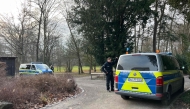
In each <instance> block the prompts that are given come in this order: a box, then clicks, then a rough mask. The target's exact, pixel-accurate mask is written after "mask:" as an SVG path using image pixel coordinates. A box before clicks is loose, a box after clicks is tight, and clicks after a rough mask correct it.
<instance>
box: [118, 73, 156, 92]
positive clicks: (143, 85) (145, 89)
mask: <svg viewBox="0 0 190 109" xmlns="http://www.w3.org/2000/svg"><path fill="white" fill-rule="evenodd" d="M128 78H142V80H143V81H142V82H130V81H128ZM128 78H127V79H126V81H125V83H124V84H123V86H122V88H121V89H122V90H128V91H135V92H145V93H152V92H151V90H150V88H149V87H148V85H147V84H146V81H145V80H144V78H143V77H142V75H141V74H140V72H139V71H134V70H133V71H131V72H130V74H129V76H128ZM132 87H136V88H138V89H133V88H132Z"/></svg>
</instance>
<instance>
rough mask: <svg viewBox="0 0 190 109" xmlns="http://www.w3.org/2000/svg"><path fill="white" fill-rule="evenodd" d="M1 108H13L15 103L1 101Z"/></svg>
mask: <svg viewBox="0 0 190 109" xmlns="http://www.w3.org/2000/svg"><path fill="white" fill-rule="evenodd" d="M0 109H13V104H12V103H9V102H0Z"/></svg>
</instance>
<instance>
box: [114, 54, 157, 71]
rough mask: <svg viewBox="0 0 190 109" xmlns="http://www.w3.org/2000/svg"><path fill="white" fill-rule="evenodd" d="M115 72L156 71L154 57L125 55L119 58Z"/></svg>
mask: <svg viewBox="0 0 190 109" xmlns="http://www.w3.org/2000/svg"><path fill="white" fill-rule="evenodd" d="M117 70H139V71H158V65H157V59H156V56H155V55H126V56H121V57H120V59H119V62H118V66H117Z"/></svg>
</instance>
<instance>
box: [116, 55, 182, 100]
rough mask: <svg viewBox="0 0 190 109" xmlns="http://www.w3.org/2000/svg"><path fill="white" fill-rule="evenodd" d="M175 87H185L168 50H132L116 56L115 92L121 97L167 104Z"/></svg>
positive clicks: (178, 89) (180, 89)
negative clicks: (142, 51) (158, 51)
mask: <svg viewBox="0 0 190 109" xmlns="http://www.w3.org/2000/svg"><path fill="white" fill-rule="evenodd" d="M177 91H181V92H183V91H184V77H183V71H182V68H180V66H179V64H178V62H177V60H176V59H175V58H174V57H173V56H171V54H169V55H168V54H165V53H134V54H124V55H121V56H120V57H119V60H118V63H117V68H116V74H115V93H116V94H119V95H121V97H122V98H123V99H129V97H139V98H146V99H153V100H160V101H162V103H164V104H168V103H169V102H170V98H171V95H172V94H174V93H175V92H177Z"/></svg>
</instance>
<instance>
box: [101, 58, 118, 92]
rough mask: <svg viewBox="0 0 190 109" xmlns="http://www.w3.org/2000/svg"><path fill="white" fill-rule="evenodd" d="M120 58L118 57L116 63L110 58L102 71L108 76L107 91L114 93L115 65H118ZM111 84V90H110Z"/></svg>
mask: <svg viewBox="0 0 190 109" xmlns="http://www.w3.org/2000/svg"><path fill="white" fill-rule="evenodd" d="M117 60H118V58H117V57H116V58H115V60H114V61H112V60H111V58H110V57H108V58H107V62H105V63H104V65H103V66H102V68H101V70H102V71H103V72H104V73H105V74H106V87H107V91H109V92H110V91H114V77H113V65H115V64H116V63H117ZM110 82H111V90H110Z"/></svg>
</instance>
